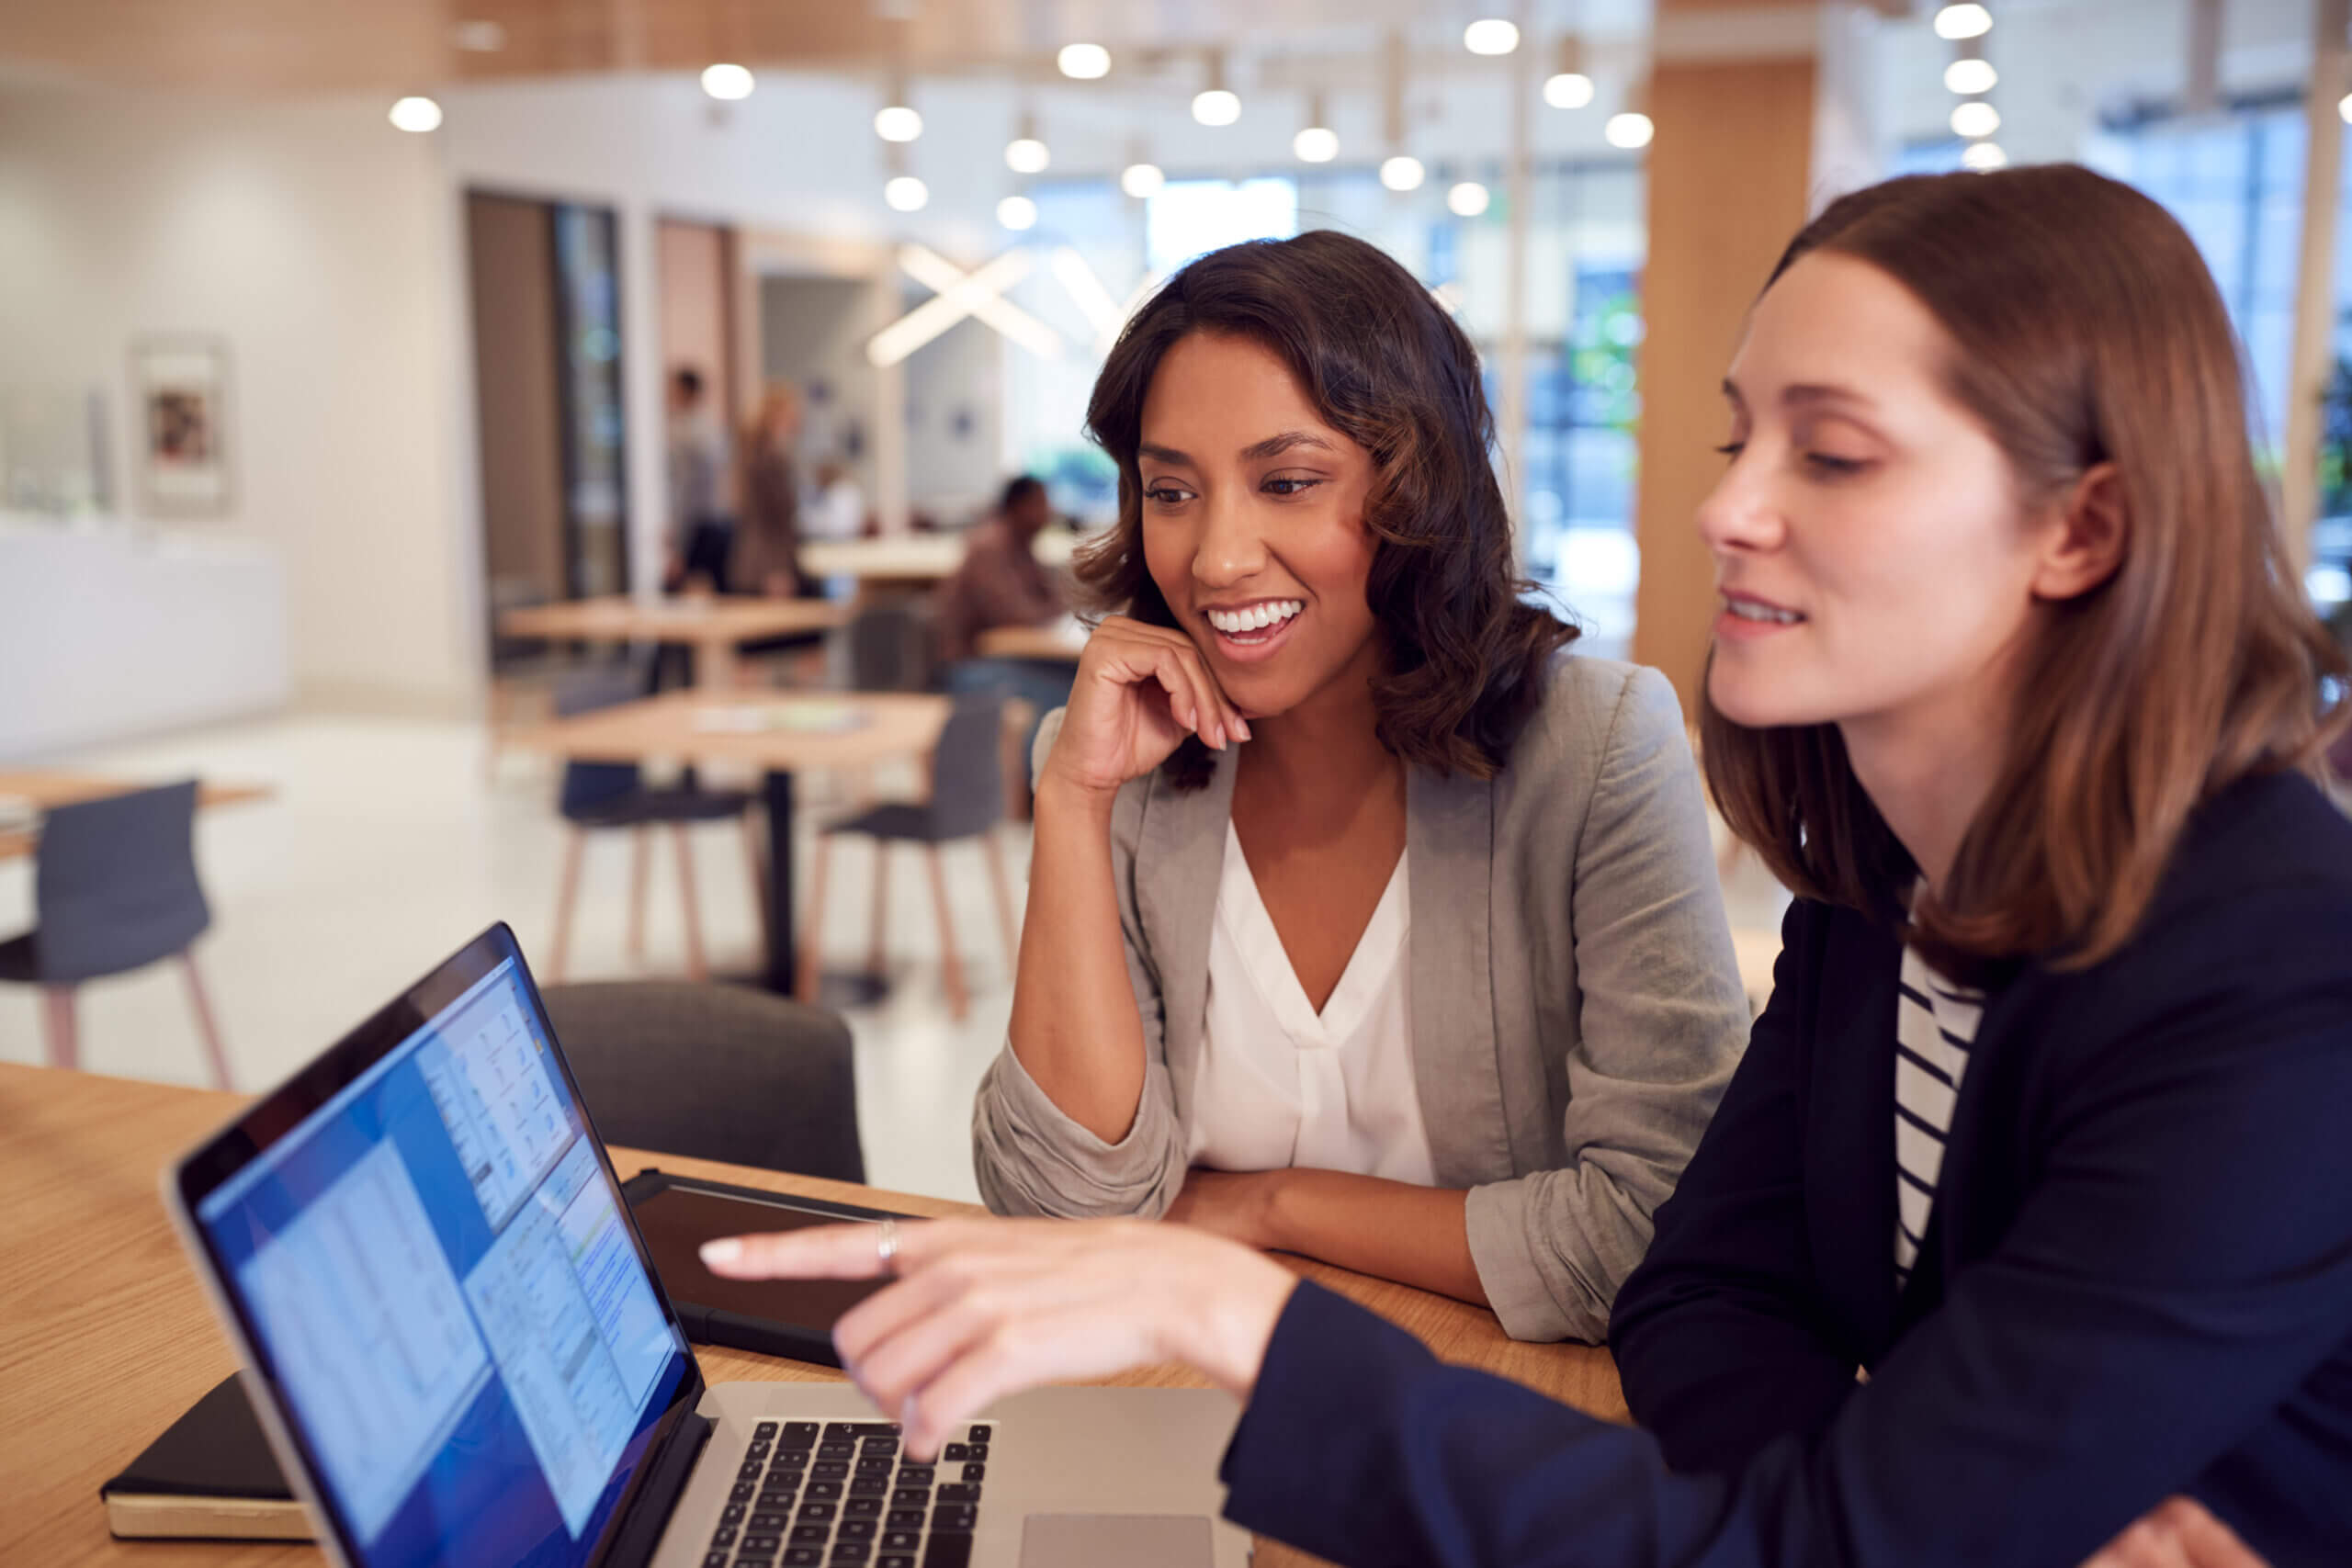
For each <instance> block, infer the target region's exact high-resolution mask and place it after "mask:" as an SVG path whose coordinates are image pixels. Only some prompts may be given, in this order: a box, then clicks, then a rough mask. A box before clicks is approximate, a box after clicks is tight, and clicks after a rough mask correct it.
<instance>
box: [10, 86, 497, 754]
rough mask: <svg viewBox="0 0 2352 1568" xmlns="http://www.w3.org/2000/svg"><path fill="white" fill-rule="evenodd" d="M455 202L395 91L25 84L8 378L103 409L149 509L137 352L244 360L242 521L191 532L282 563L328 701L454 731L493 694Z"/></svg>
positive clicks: (303, 682) (132, 496) (16, 143)
mask: <svg viewBox="0 0 2352 1568" xmlns="http://www.w3.org/2000/svg"><path fill="white" fill-rule="evenodd" d="M448 191H449V187H448V185H447V179H446V176H445V175H443V174H442V172H441V170H440V168H439V165H438V159H437V155H436V149H435V145H434V144H433V142H432V141H430V140H429V139H425V138H420V137H414V136H408V135H404V134H402V133H401V132H399V131H397V130H393V129H392V128H391V127H390V125H388V124H387V123H386V122H385V119H384V106H383V105H382V104H381V103H380V102H379V101H377V100H376V99H374V98H373V97H370V98H368V99H366V100H364V101H363V100H356V99H338V100H327V101H313V102H304V103H291V104H272V105H267V106H253V105H242V104H232V103H225V102H221V101H218V100H207V99H197V98H185V97H176V96H164V95H159V94H153V93H139V94H133V93H119V92H105V93H101V92H85V91H79V90H70V89H64V88H56V87H49V86H39V87H28V86H22V85H0V383H6V384H9V385H13V386H43V387H49V388H52V389H59V390H63V391H68V392H72V393H75V394H79V393H81V392H83V391H85V390H86V389H91V388H98V389H103V391H104V393H105V395H106V396H107V399H108V400H109V404H110V407H111V411H112V418H111V421H110V423H111V425H112V429H113V430H114V432H115V433H116V435H115V443H114V445H115V450H114V452H113V453H112V454H111V463H112V467H113V493H114V494H115V495H116V496H118V497H119V498H122V499H123V502H124V504H125V505H126V506H127V507H135V506H136V504H137V502H136V492H135V489H134V488H133V487H132V486H131V485H130V483H129V482H128V481H129V479H130V469H129V466H128V465H129V457H130V453H129V451H128V446H129V441H130V432H133V431H135V430H136V429H137V424H136V422H135V421H134V420H133V418H132V417H131V415H132V413H133V412H134V411H133V406H132V401H131V392H130V387H129V385H128V380H129V375H130V371H129V354H130V344H131V342H132V340H133V339H134V338H136V337H139V336H141V334H145V333H201V334H207V335H212V336H217V337H219V338H220V339H222V340H224V341H225V342H226V343H227V344H228V345H229V352H230V358H231V383H230V395H229V404H230V408H229V419H230V423H229V429H228V432H227V438H228V442H229V443H230V451H231V462H232V467H233V475H234V498H233V502H232V506H233V510H232V513H231V514H230V515H229V516H228V517H227V518H225V519H223V520H221V521H219V522H207V523H203V524H189V525H183V527H184V528H185V529H186V530H187V531H188V532H192V533H200V534H203V535H206V536H229V537H235V536H243V537H245V538H249V539H252V540H257V541H260V542H262V543H265V544H266V545H268V546H270V547H274V548H275V549H276V550H277V552H278V553H279V554H280V556H281V557H282V558H283V560H284V562H285V567H286V580H287V592H288V623H289V637H288V643H289V657H290V660H291V665H292V671H293V677H294V682H295V686H296V690H297V693H298V694H299V695H300V696H302V697H304V698H306V699H311V700H316V701H320V702H322V703H333V704H337V705H360V706H392V707H401V708H412V709H424V710H443V711H455V710H458V709H462V708H464V707H466V706H468V705H470V704H471V702H472V700H473V698H474V694H475V693H476V690H477V687H478V685H479V682H480V677H479V675H478V673H477V671H478V670H479V669H480V665H481V660H480V659H479V657H478V656H477V654H476V651H475V643H476V641H477V640H478V637H479V632H478V631H477V629H476V628H475V627H474V626H473V625H472V621H473V614H474V613H473V610H472V608H471V605H472V603H473V600H474V596H477V595H478V594H479V578H480V575H481V572H480V568H479V564H478V562H477V561H476V559H475V553H476V552H475V550H474V547H473V545H472V543H471V538H470V536H465V537H464V539H463V540H462V541H461V537H460V534H459V516H460V514H459V510H458V508H457V507H456V506H455V505H454V504H453V502H454V501H455V498H456V494H457V489H456V487H457V485H458V467H457V465H455V464H454V463H453V460H452V459H453V453H452V446H453V439H454V436H455V434H456V432H457V431H458V429H459V428H460V426H459V425H458V423H456V418H455V416H454V414H453V409H452V400H451V399H450V397H449V396H448V393H449V389H451V388H452V387H453V386H456V385H458V380H459V377H458V364H459V363H460V362H459V361H458V358H457V356H456V353H455V351H456V348H457V345H458V342H459V341H460V340H459V339H458V334H457V331H456V324H455V321H454V319H453V317H452V316H451V314H450V310H451V302H452V300H453V299H455V298H456V294H455V288H454V284H455V276H456V274H455V266H454V252H453V251H452V249H451V245H452V239H451V235H452V228H451V216H452V211H451V204H450V197H449V194H448ZM155 651H156V655H157V657H159V658H168V657H169V656H170V653H171V649H169V648H165V647H159V648H158V649H156V650H155Z"/></svg>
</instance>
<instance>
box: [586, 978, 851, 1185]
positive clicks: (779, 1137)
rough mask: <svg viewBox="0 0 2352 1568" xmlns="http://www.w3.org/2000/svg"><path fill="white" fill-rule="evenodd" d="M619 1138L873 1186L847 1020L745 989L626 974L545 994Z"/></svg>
mask: <svg viewBox="0 0 2352 1568" xmlns="http://www.w3.org/2000/svg"><path fill="white" fill-rule="evenodd" d="M542 995H543V996H544V998H545V999H546V1001H547V1007H548V1020H549V1021H551V1022H552V1023H553V1024H554V1025H555V1035H556V1038H557V1039H558V1040H559V1041H560V1042H562V1043H563V1054H564V1056H565V1058H566V1059H567V1060H569V1061H570V1062H571V1071H572V1076H573V1077H576V1078H578V1079H579V1080H580V1093H581V1096H582V1099H584V1100H586V1102H587V1106H588V1113H589V1115H590V1116H592V1117H593V1118H594V1120H595V1123H596V1130H597V1132H598V1133H600V1134H603V1136H604V1138H605V1141H606V1142H608V1143H614V1144H623V1145H628V1146H629V1147H632V1148H639V1149H651V1150H659V1151H660V1152H662V1153H663V1154H672V1155H678V1156H683V1157H684V1158H688V1159H710V1160H721V1161H724V1162H725V1163H727V1164H729V1165H752V1166H760V1167H763V1168H766V1169H769V1170H791V1171H798V1172H800V1173H801V1174H802V1175H805V1176H822V1177H830V1178H831V1179H833V1180H836V1181H864V1180H865V1154H864V1152H863V1151H862V1149H861V1148H860V1146H859V1144H858V1139H857V1075H856V1070H855V1068H854V1066H853V1065H852V1062H851V1057H850V1038H849V1027H848V1025H846V1024H844V1023H843V1022H842V1021H841V1020H840V1019H839V1018H836V1017H835V1016H834V1015H833V1014H831V1013H829V1012H826V1011H825V1010H822V1009H820V1008H813V1007H804V1006H802V1005H801V1004H800V1003H798V1002H794V1001H786V999H785V998H782V997H775V996H770V995H768V994H767V993H766V992H764V991H755V990H752V989H750V988H748V987H741V986H724V985H695V984H691V983H688V982H685V981H678V980H618V981H605V982H600V983H596V984H592V985H579V986H549V987H547V988H546V990H545V991H544V992H543V993H542Z"/></svg>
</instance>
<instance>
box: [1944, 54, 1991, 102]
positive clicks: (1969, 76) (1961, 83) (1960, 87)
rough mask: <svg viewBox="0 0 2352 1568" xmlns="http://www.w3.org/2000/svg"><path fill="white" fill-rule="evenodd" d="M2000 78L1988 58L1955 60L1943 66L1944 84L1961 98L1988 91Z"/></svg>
mask: <svg viewBox="0 0 2352 1568" xmlns="http://www.w3.org/2000/svg"><path fill="white" fill-rule="evenodd" d="M2000 80H2001V73H1999V72H1997V71H1996V70H1994V69H1993V62H1991V61H1989V60H1955V61H1953V62H1951V64H1950V65H1947V66H1945V67H1944V85H1945V86H1947V87H1949V88H1951V90H1952V91H1953V92H1955V93H1958V94H1959V95H1960V96H1962V97H1963V98H1973V97H1974V96H1976V95H1977V94H1979V93H1989V92H1991V91H1992V90H1993V88H1994V86H1995V85H1996V84H1998V83H1999V81H2000Z"/></svg>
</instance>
